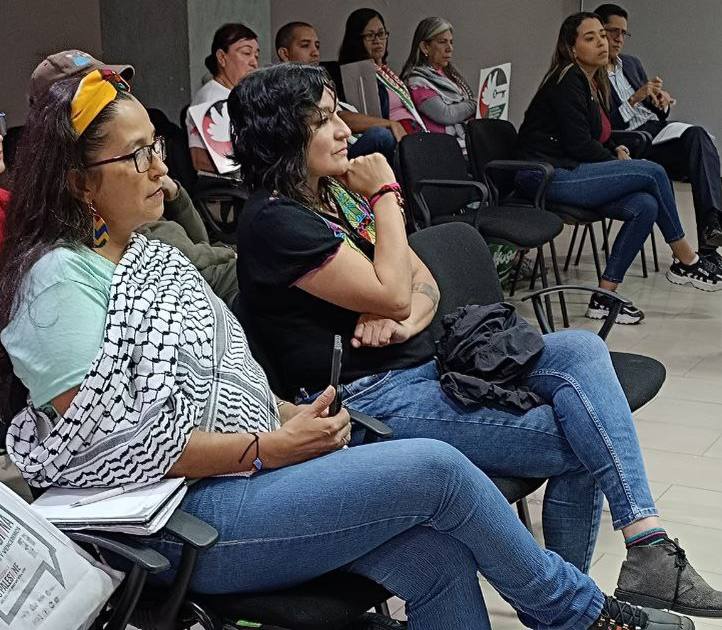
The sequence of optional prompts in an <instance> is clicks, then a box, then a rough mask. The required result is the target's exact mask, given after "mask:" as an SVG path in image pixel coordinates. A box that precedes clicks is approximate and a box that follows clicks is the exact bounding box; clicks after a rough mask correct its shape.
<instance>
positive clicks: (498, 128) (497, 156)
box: [466, 119, 657, 280]
mask: <svg viewBox="0 0 722 630" xmlns="http://www.w3.org/2000/svg"><path fill="white" fill-rule="evenodd" d="M647 136H648V134H646V135H645V134H643V133H640V132H635V131H632V132H614V138H615V140H616V141H617V142H619V143H621V144H626V145H627V146H628V147H629V148H630V150H631V151H632V155H634V156H638V155H640V154H641V153H642V152H643V151H644V150H645V147H646V144H647V142H648V141H649V138H648V137H647ZM516 144H517V132H516V129H515V128H514V125H513V124H512V123H510V122H509V121H506V120H496V119H479V120H473V121H471V122H470V123H469V124H468V126H467V142H466V145H467V149H468V151H469V160H470V162H471V166H472V172H473V173H474V176H475V177H476V178H477V179H484V180H485V181H487V182H488V183H489V184H490V185H491V186H493V187H495V188H496V189H497V191H498V193H499V197H500V198H501V199H503V200H505V202H506V203H510V204H517V203H520V202H523V199H524V198H523V197H522V196H521V195H519V194H517V193H516V191H515V190H514V173H515V172H517V171H519V170H525V169H526V168H528V166H526V165H528V164H537V165H545V166H546V169H545V170H543V171H542V172H543V173H544V179H543V180H542V182H541V184H540V185H539V188H538V189H537V191H536V195H535V197H534V200H533V204H534V205H535V206H537V207H541V208H544V209H545V210H548V211H550V212H553V213H554V214H556V215H557V216H558V217H559V218H561V219H562V221H563V222H564V223H566V224H567V225H571V226H573V227H574V231H573V232H572V238H571V241H570V243H569V249H568V250H567V255H566V258H565V261H564V271H568V270H569V265H570V263H571V259H572V255H573V253H574V247H575V245H576V244H577V238H578V235H579V229H580V228H582V235H581V240H580V242H579V246H578V249H577V255H576V259H575V263H574V264H575V265H578V264H579V260H580V258H581V255H582V250H583V247H584V243H585V241H586V238H587V235H588V236H589V241H590V244H591V246H592V257H593V260H594V268H595V270H596V273H597V280H600V279H601V277H602V267H601V263H600V260H599V246H598V243H597V236H596V231H595V227H594V226H595V224H596V223H599V224H600V225H601V227H602V236H603V238H604V241H603V243H604V245H603V249H604V252H605V254H606V255H607V256H608V255H609V244H608V235H609V224H608V223H607V220H605V218H604V217H603V216H601V215H600V214H599V213H598V212H596V211H594V210H591V209H588V208H581V207H578V206H573V205H567V204H560V203H554V202H551V201H548V200H547V199H546V196H545V191H546V187H547V185H548V182H549V180H550V179H551V176H552V175H553V173H554V169H553V168H552V166H551V165H550V164H547V163H545V162H525V161H519V160H516V159H514V158H515V148H516ZM522 165H525V166H522ZM539 168H540V167H539V166H538V167H537V170H539ZM652 238H654V235H652ZM652 243H653V254H654V258H655V261H656V259H657V255H656V246H655V244H654V241H653V242H652ZM641 256H642V269H643V273H644V275H645V277H646V273H647V272H646V269H647V267H646V258H645V257H644V251H642V252H641Z"/></svg>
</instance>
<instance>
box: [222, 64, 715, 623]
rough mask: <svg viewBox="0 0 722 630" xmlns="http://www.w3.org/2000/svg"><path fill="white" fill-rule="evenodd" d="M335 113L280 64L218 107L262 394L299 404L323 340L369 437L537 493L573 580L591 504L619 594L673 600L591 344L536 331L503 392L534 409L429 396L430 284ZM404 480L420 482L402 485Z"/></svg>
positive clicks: (671, 545)
mask: <svg viewBox="0 0 722 630" xmlns="http://www.w3.org/2000/svg"><path fill="white" fill-rule="evenodd" d="M335 101H336V99H335V95H334V92H333V89H332V86H331V85H330V83H329V81H328V77H327V76H326V74H325V73H324V71H323V70H321V69H318V68H314V67H310V66H298V65H285V64H284V65H280V66H276V67H273V68H267V69H264V70H259V71H258V72H254V73H253V74H252V75H250V76H249V77H247V78H246V79H244V80H243V81H242V82H241V83H240V84H239V85H238V86H236V88H235V89H234V90H233V92H232V93H231V96H230V97H229V99H228V106H229V114H230V117H231V140H232V142H233V150H234V154H235V158H236V161H237V162H238V163H239V164H240V165H241V170H242V173H243V177H244V180H245V181H246V182H247V184H248V185H249V187H250V188H251V192H252V195H251V197H250V198H249V200H248V202H247V203H246V205H245V207H244V209H243V213H242V215H241V217H240V218H239V225H238V248H237V249H238V265H237V273H238V283H239V290H240V295H241V296H243V302H244V303H243V307H244V308H243V309H242V311H243V312H239V316H241V317H243V321H244V324H245V323H247V324H248V326H249V327H250V329H252V330H253V331H254V337H255V338H256V339H257V341H258V343H259V347H261V348H263V350H264V353H265V355H266V356H267V357H269V358H270V359H269V360H270V363H269V367H270V368H272V369H273V372H274V374H275V375H276V377H277V378H278V388H279V391H278V392H277V393H280V394H282V395H284V396H285V397H287V398H288V399H290V400H296V401H297V402H306V403H307V402H309V401H311V400H313V399H314V397H315V396H316V395H318V393H319V392H321V391H322V390H323V388H324V387H325V386H326V385H327V383H328V375H329V373H330V367H331V354H332V352H331V349H332V347H333V338H334V335H341V337H342V339H343V342H344V356H343V364H342V369H341V377H340V383H341V385H342V390H343V400H344V401H345V402H346V403H347V404H348V405H349V407H351V408H353V409H354V410H357V411H360V412H363V413H366V414H368V415H370V416H374V417H376V418H379V419H380V420H382V421H383V422H385V423H387V424H388V425H389V426H391V427H392V429H393V431H394V438H395V439H400V441H401V442H402V443H405V438H432V439H437V440H442V441H444V442H447V443H449V444H451V445H452V446H454V447H456V448H458V449H459V450H460V451H461V452H462V453H464V455H466V456H467V457H468V458H469V459H470V460H471V462H472V463H473V464H474V465H475V466H476V467H477V468H478V469H480V470H483V471H484V472H485V473H486V474H490V475H495V476H510V477H537V478H538V477H542V478H545V479H549V483H548V484H547V487H546V491H545V493H546V494H545V503H544V513H543V514H544V518H543V524H544V539H545V542H546V544H547V547H548V548H549V549H551V550H553V551H555V552H556V553H559V555H561V556H562V557H563V558H564V559H565V560H567V561H569V562H570V563H572V564H573V565H575V566H576V567H577V568H579V569H580V570H582V571H587V570H588V569H589V566H590V563H591V558H592V555H593V551H594V544H595V541H596V535H597V532H598V528H599V519H600V514H601V508H602V504H603V498H604V495H606V497H607V498H608V500H609V505H610V510H611V513H612V518H613V526H614V528H615V529H616V530H621V533H622V534H623V535H624V538H625V539H626V540H627V542H628V544H629V550H628V552H627V553H628V555H627V561H626V562H625V563H624V567H623V568H622V571H621V573H620V578H619V584H620V588H622V587H624V588H625V589H626V590H627V591H628V592H636V593H640V594H642V595H644V596H647V597H648V598H649V599H650V600H654V601H666V599H665V598H667V597H668V598H669V600H670V602H669V605H672V602H671V600H673V599H674V595H675V592H674V588H672V590H671V592H667V590H666V589H667V586H668V585H669V584H674V583H675V580H676V578H677V575H678V567H677V565H676V564H675V560H674V557H675V556H674V553H676V550H677V545H676V543H675V542H674V541H671V540H669V539H668V538H667V537H666V534H665V531H664V530H663V529H662V528H661V527H660V521H659V518H658V512H657V509H656V506H655V504H654V500H653V498H652V496H651V491H650V488H649V483H648V481H647V476H646V472H645V469H644V463H643V460H642V454H641V452H640V448H639V443H638V440H637V436H636V432H635V429H634V423H633V420H632V414H631V412H630V409H629V405H628V404H627V400H626V398H625V396H624V392H623V391H622V388H621V386H620V384H619V381H618V380H617V377H616V374H615V372H614V368H613V366H612V363H611V360H610V357H609V352H608V350H607V348H606V346H605V345H604V342H603V341H602V340H601V339H600V338H599V337H598V336H597V335H595V334H593V333H591V332H589V331H584V330H565V331H562V332H557V333H552V334H549V335H545V336H544V347H543V349H541V351H540V353H539V355H538V357H537V358H536V361H535V363H534V365H533V366H532V367H531V368H530V371H529V373H528V375H527V376H526V377H525V378H524V379H522V380H521V381H520V384H522V385H524V386H526V387H527V388H528V389H529V390H530V391H531V392H533V393H534V394H535V395H536V396H538V399H540V400H541V404H536V403H535V404H534V405H532V406H531V408H529V407H526V409H519V408H513V407H510V406H505V405H502V404H498V402H497V401H494V402H492V403H490V404H485V403H483V402H482V401H480V404H478V405H470V406H464V405H462V404H461V403H459V402H457V401H456V400H454V399H452V398H451V397H449V396H447V395H446V393H445V391H444V389H443V388H442V387H441V384H440V382H439V380H440V374H439V369H438V367H437V364H436V362H435V361H434V355H435V347H434V339H433V338H432V335H431V332H430V330H429V324H430V322H431V321H432V319H433V317H434V313H435V312H436V308H437V304H438V300H439V290H438V286H437V284H436V280H435V279H434V277H433V276H432V274H431V273H430V271H429V269H428V268H427V267H426V265H424V263H423V262H422V261H421V260H420V259H419V258H418V256H416V254H415V253H414V252H413V250H411V248H410V247H409V245H408V242H407V240H406V231H405V226H404V219H403V214H402V207H401V203H400V202H401V198H400V195H399V191H400V187H399V185H398V183H396V181H395V177H394V174H393V171H392V170H391V168H390V167H389V166H388V164H387V163H386V160H385V159H383V158H382V156H380V155H377V154H376V155H369V156H363V157H361V158H356V159H353V160H349V159H348V158H347V155H346V149H347V139H348V136H349V133H350V132H349V129H348V127H346V125H345V124H344V123H343V121H342V120H341V119H340V118H339V117H338V115H337V114H336V107H335ZM440 246H442V247H444V246H445V247H450V248H453V246H454V244H453V243H447V244H440ZM484 350H485V349H480V352H481V351H484ZM352 450H353V449H352ZM379 466H380V467H381V468H383V467H384V466H385V462H379ZM416 483H419V484H421V485H424V484H426V483H431V482H430V481H429V478H428V476H427V475H423V474H420V476H419V477H418V478H417V479H416ZM639 541H641V542H642V543H645V544H643V545H640V546H635V545H634V543H636V542H639ZM650 541H655V542H656V543H657V545H656V546H654V547H652V546H647V544H646V543H649V542H650ZM620 542H621V536H620ZM672 551H673V552H674V553H671V552H672ZM685 567H686V568H685V571H684V573H683V574H682V575H681V578H680V580H681V583H683V584H685V585H686V586H685V588H687V585H689V589H688V592H689V593H695V597H700V598H705V599H704V601H705V602H709V601H711V600H712V599H714V597H716V596H717V595H716V594H710V590H706V591H705V590H704V589H703V588H702V587H700V590H698V589H697V586H696V585H691V583H692V582H694V579H696V578H695V577H694V576H696V574H693V570H692V569H691V567H690V565H689V563H687V564H686V565H685ZM481 570H482V572H483V569H481ZM650 576H655V577H654V579H652V578H651V577H650ZM659 576H664V578H663V579H662V578H659ZM697 577H698V576H697ZM658 579H659V581H657V580H658ZM663 584H664V586H663ZM706 588H707V589H709V587H706ZM511 599H512V600H514V599H515V596H512V597H511ZM516 601H517V602H518V601H519V600H518V599H517V600H516ZM450 627H465V626H463V625H456V626H453V625H452V626H450Z"/></svg>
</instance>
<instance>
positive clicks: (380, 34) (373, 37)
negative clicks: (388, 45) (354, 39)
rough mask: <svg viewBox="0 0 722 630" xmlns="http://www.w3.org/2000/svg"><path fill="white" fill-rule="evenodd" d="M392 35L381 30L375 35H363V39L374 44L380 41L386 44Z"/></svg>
mask: <svg viewBox="0 0 722 630" xmlns="http://www.w3.org/2000/svg"><path fill="white" fill-rule="evenodd" d="M389 35H391V33H390V32H389V31H387V30H381V31H376V32H375V33H361V37H362V38H363V40H364V41H365V42H369V43H370V42H373V41H375V40H377V39H378V40H379V41H380V42H385V41H386V40H387V39H388V38H389Z"/></svg>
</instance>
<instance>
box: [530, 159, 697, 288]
mask: <svg viewBox="0 0 722 630" xmlns="http://www.w3.org/2000/svg"><path fill="white" fill-rule="evenodd" d="M538 181H539V175H538V174H537V173H532V172H529V171H525V172H523V173H521V174H520V175H519V176H518V177H517V179H516V183H517V185H518V186H519V188H520V189H521V190H522V192H525V193H527V194H533V191H534V190H535V187H536V182H538ZM546 198H547V199H548V200H549V201H553V202H556V203H562V204H569V205H574V206H580V207H582V208H589V209H592V210H598V211H599V212H600V214H601V215H602V216H605V217H609V218H611V219H617V220H619V221H622V222H623V225H622V228H621V229H620V230H619V234H618V235H617V238H616V239H615V241H614V245H613V246H612V251H611V252H610V255H609V260H608V261H607V266H606V269H605V270H604V273H603V274H602V277H603V278H604V279H605V280H608V281H609V282H614V283H620V282H622V281H623V280H624V274H625V273H627V269H629V267H630V265H631V264H632V262H633V261H634V258H635V256H636V255H637V254H638V253H639V251H640V250H641V249H642V246H643V245H644V241H646V240H647V237H648V236H649V233H650V232H651V231H652V226H653V225H654V224H655V223H656V224H657V225H658V226H659V229H660V231H661V232H662V235H663V236H664V240H665V241H666V242H667V243H671V242H673V241H678V240H680V239H681V238H683V237H684V230H683V229H682V224H681V223H680V220H679V212H678V211H677V205H676V203H675V200H674V192H673V191H672V185H671V184H670V182H669V178H668V177H667V173H666V171H665V170H664V168H662V167H661V166H660V165H659V164H656V163H654V162H649V161H647V160H612V161H609V162H594V163H582V164H580V165H579V166H577V168H575V169H574V170H567V169H563V168H557V169H555V171H554V176H553V178H552V180H551V182H550V183H549V187H548V188H547V194H546Z"/></svg>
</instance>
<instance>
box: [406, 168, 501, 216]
mask: <svg viewBox="0 0 722 630" xmlns="http://www.w3.org/2000/svg"><path fill="white" fill-rule="evenodd" d="M424 188H472V189H474V191H475V192H476V193H477V195H478V196H479V201H480V202H481V204H482V205H484V204H487V203H488V202H489V189H488V187H487V186H485V185H484V184H482V183H481V182H477V181H473V180H468V179H420V180H419V181H417V182H416V184H414V188H413V190H412V191H411V194H412V196H413V198H414V201H415V202H416V205H417V206H418V207H419V209H420V210H421V214H422V218H423V220H424V223H425V226H424V227H429V226H430V225H431V211H430V210H429V206H428V204H427V203H426V200H425V199H424V195H423V192H422V191H423V190H424Z"/></svg>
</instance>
